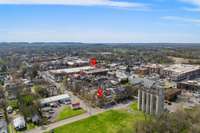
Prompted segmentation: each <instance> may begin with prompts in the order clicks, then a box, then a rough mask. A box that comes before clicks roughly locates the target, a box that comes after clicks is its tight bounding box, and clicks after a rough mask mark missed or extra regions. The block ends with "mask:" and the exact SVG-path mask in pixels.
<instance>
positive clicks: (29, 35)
mask: <svg viewBox="0 0 200 133" xmlns="http://www.w3.org/2000/svg"><path fill="white" fill-rule="evenodd" d="M3 41H6V42H12V41H14V42H18V41H28V42H38V41H47V42H48V41H54V42H62V41H76V42H185V43H186V42H197V43H199V42H200V0H0V42H3Z"/></svg>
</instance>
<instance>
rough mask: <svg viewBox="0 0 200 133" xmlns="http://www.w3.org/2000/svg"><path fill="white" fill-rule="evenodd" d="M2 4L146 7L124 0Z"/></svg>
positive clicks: (1, 0)
mask: <svg viewBox="0 0 200 133" xmlns="http://www.w3.org/2000/svg"><path fill="white" fill-rule="evenodd" d="M0 4H25V5H26V4H47V5H75V6H111V7H122V8H146V5H145V4H143V3H136V2H125V1H122V0H118V1H117V0H0Z"/></svg>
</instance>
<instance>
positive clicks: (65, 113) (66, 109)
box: [55, 106, 85, 121]
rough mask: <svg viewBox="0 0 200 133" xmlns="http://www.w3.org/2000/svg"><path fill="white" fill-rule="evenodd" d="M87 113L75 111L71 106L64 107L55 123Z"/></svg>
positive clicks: (80, 110) (79, 110)
mask: <svg viewBox="0 0 200 133" xmlns="http://www.w3.org/2000/svg"><path fill="white" fill-rule="evenodd" d="M84 112H85V111H84V110H83V109H78V110H73V109H71V108H70V107H69V106H64V107H63V108H62V109H61V111H60V112H59V113H58V115H57V116H56V119H55V121H60V120H64V119H67V118H70V117H73V116H76V115H80V114H83V113H84Z"/></svg>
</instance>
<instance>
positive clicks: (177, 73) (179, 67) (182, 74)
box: [161, 64, 200, 81]
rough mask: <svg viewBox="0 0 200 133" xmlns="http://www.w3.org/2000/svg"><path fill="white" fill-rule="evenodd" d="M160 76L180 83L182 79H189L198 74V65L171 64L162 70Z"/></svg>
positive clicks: (199, 72)
mask: <svg viewBox="0 0 200 133" xmlns="http://www.w3.org/2000/svg"><path fill="white" fill-rule="evenodd" d="M161 74H162V75H163V76H164V77H169V78H170V79H172V80H174V81H180V80H184V79H191V78H194V77H196V76H197V75H199V74H200V66H198V65H188V64H187V65H186V64H173V65H170V66H168V67H165V68H163V70H162V71H161Z"/></svg>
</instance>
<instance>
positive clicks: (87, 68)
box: [49, 66, 95, 74]
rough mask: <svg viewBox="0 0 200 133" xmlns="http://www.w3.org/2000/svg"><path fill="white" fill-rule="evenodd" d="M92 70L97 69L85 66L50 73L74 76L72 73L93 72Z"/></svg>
mask: <svg viewBox="0 0 200 133" xmlns="http://www.w3.org/2000/svg"><path fill="white" fill-rule="evenodd" d="M92 69H95V68H94V67H91V66H84V67H75V68H67V69H58V70H50V71H49V72H50V73H52V74H62V73H63V74H72V73H78V72H81V71H86V70H92Z"/></svg>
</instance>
